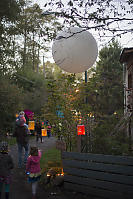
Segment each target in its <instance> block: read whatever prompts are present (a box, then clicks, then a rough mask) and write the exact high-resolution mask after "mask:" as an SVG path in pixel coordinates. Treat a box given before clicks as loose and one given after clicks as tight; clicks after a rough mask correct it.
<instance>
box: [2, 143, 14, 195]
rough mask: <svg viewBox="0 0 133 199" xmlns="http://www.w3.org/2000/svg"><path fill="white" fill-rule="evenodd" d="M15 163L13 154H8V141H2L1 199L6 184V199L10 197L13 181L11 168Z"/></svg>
mask: <svg viewBox="0 0 133 199" xmlns="http://www.w3.org/2000/svg"><path fill="white" fill-rule="evenodd" d="M13 167H14V164H13V160H12V158H11V156H10V155H9V154H8V143H7V142H1V143H0V199H1V194H2V188H3V185H5V186H4V190H5V199H9V188H10V183H11V170H12V169H13Z"/></svg>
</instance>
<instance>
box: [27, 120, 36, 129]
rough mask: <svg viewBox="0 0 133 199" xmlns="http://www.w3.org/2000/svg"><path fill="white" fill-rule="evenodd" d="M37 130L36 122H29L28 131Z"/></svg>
mask: <svg viewBox="0 0 133 199" xmlns="http://www.w3.org/2000/svg"><path fill="white" fill-rule="evenodd" d="M34 128H35V122H34V121H29V123H28V129H29V130H34Z"/></svg>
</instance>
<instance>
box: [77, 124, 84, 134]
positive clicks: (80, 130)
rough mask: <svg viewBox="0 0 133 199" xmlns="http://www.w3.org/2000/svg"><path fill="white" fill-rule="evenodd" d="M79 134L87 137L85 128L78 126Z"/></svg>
mask: <svg viewBox="0 0 133 199" xmlns="http://www.w3.org/2000/svg"><path fill="white" fill-rule="evenodd" d="M77 132H78V135H85V126H84V125H77Z"/></svg>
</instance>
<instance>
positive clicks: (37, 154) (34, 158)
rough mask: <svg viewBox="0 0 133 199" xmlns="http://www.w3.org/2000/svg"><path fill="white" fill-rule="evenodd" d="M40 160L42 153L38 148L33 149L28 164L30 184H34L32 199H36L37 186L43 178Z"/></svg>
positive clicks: (27, 171)
mask: <svg viewBox="0 0 133 199" xmlns="http://www.w3.org/2000/svg"><path fill="white" fill-rule="evenodd" d="M40 159H41V151H40V150H38V148H37V147H31V148H30V156H29V157H28V159H27V163H26V173H27V175H28V182H29V183H31V184H32V199H36V190H37V185H38V181H39V180H40V177H41V168H40Z"/></svg>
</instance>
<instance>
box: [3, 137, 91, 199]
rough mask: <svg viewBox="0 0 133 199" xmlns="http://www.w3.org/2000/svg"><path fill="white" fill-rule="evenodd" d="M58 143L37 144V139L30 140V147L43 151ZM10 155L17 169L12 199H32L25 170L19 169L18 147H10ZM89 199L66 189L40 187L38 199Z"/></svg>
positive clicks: (15, 170) (45, 140) (52, 139)
mask: <svg viewBox="0 0 133 199" xmlns="http://www.w3.org/2000/svg"><path fill="white" fill-rule="evenodd" d="M55 143H56V138H54V137H50V138H47V137H46V138H44V142H43V143H40V142H38V143H36V140H35V138H33V139H31V140H30V146H38V148H39V149H41V150H42V151H44V152H45V151H46V150H47V149H50V148H53V147H54V146H55ZM10 154H11V155H12V157H13V160H14V163H15V168H14V169H13V181H12V184H11V191H10V199H32V194H31V185H30V184H29V183H28V182H27V178H26V175H25V169H24V168H22V169H19V168H17V162H18V151H17V145H14V146H12V147H10ZM53 193H54V194H53ZM84 198H85V199H86V198H87V199H88V197H85V196H83V195H82V194H77V193H75V192H68V191H67V190H64V188H63V187H62V188H59V187H54V188H53V187H52V188H49V189H46V188H45V187H41V186H40V185H39V186H38V189H37V199H84ZM2 199H4V197H2Z"/></svg>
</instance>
